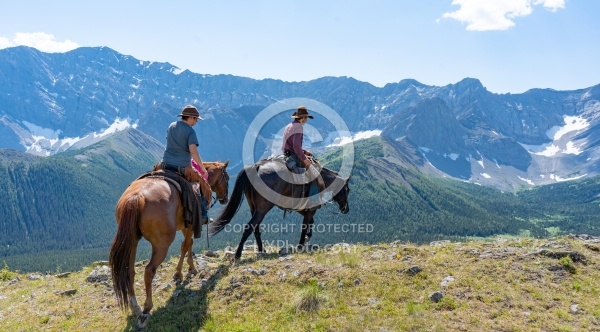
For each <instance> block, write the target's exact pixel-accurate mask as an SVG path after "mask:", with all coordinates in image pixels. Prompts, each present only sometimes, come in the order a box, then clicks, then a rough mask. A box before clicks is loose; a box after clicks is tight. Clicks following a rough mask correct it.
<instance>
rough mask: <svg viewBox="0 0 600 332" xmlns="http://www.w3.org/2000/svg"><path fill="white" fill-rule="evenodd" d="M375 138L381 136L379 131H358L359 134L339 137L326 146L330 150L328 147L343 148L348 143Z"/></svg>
mask: <svg viewBox="0 0 600 332" xmlns="http://www.w3.org/2000/svg"><path fill="white" fill-rule="evenodd" d="M375 136H381V130H366V131H359V132H357V133H355V134H354V135H348V136H340V137H337V138H335V139H334V140H333V142H331V144H329V145H327V147H328V148H330V147H336V146H343V145H346V144H348V143H352V142H356V141H360V140H363V139H367V138H371V137H375Z"/></svg>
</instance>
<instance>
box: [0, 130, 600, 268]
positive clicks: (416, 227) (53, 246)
mask: <svg viewBox="0 0 600 332" xmlns="http://www.w3.org/2000/svg"><path fill="white" fill-rule="evenodd" d="M99 144H102V142H101V143H99ZM385 144H386V142H385V141H382V139H381V138H372V139H368V140H364V141H360V142H357V143H356V144H355V162H354V168H353V171H352V178H351V180H350V189H351V193H350V213H348V214H347V215H342V214H336V212H337V208H336V207H334V206H333V205H328V206H327V207H325V208H324V209H322V210H320V211H318V212H317V214H316V216H315V219H316V223H315V225H316V227H320V228H317V229H316V231H315V232H314V234H313V238H312V241H311V242H312V243H314V244H319V245H326V244H333V243H339V242H361V243H378V242H391V241H394V240H403V241H409V242H417V243H424V242H429V241H433V240H440V239H453V240H461V239H466V238H468V237H487V236H494V235H498V234H507V235H508V234H512V235H520V234H529V235H530V236H535V237H547V236H550V235H555V234H556V230H558V231H559V232H560V233H563V234H566V233H578V234H581V233H587V234H590V235H600V227H599V223H598V220H597V216H598V214H599V212H600V204H599V203H600V198H599V197H600V186H599V184H600V177H596V178H590V179H586V180H578V181H570V182H564V183H558V184H554V185H551V186H542V187H536V188H534V189H529V190H523V191H519V192H517V193H503V192H501V191H499V190H496V189H493V188H488V187H483V186H479V185H475V184H470V183H465V182H459V181H453V180H448V179H441V178H435V177H431V176H426V175H424V174H423V173H421V172H420V171H418V170H417V169H416V168H411V167H404V166H398V165H396V166H390V169H389V170H388V171H389V176H385V174H384V175H383V176H381V174H379V175H378V176H377V177H374V176H373V174H372V172H371V170H370V167H372V165H373V164H372V163H373V161H375V160H377V159H378V158H381V157H383V156H384V154H385V153H384V150H385V149H384V147H385ZM93 148H98V147H97V146H96V147H94V146H92V147H90V149H93ZM86 151H89V150H84V151H76V152H69V153H63V154H59V155H56V156H52V157H48V158H43V159H41V160H36V161H35V162H32V161H30V160H25V161H18V160H16V161H6V160H3V161H0V187H1V188H4V190H1V191H0V214H1V215H2V216H4V218H3V219H2V220H0V248H1V250H0V260H3V261H5V262H6V263H7V264H8V266H9V268H11V269H19V270H21V271H42V272H47V271H57V270H62V271H68V270H75V269H79V268H80V267H81V266H85V265H88V264H90V263H91V262H93V261H96V260H105V259H106V257H107V256H106V255H107V252H108V247H109V246H110V243H111V241H112V238H113V237H114V234H115V230H116V226H115V219H114V207H115V204H116V202H117V200H118V198H119V197H120V195H121V193H122V192H123V190H124V189H125V188H126V187H127V186H128V185H129V183H130V182H131V181H132V180H133V179H135V178H136V177H137V176H138V175H140V174H142V173H143V172H145V171H148V170H150V168H151V166H152V165H153V163H154V162H155V160H154V158H153V157H151V156H149V155H148V154H147V153H144V152H143V151H139V152H138V153H136V154H135V155H132V154H124V153H118V152H116V151H113V150H111V149H105V152H104V153H101V154H93V153H86ZM322 162H323V163H324V164H325V165H327V166H328V167H330V168H331V169H336V167H339V164H340V162H341V152H340V151H334V152H331V153H329V154H328V155H326V156H323V158H322ZM230 173H231V174H232V176H231V180H230V186H233V183H234V181H235V175H233V174H235V172H230ZM398 179H401V180H398ZM218 209H219V205H218V204H217V205H215V207H214V208H213V210H212V211H211V214H212V215H214V214H216V213H217V212H218ZM249 219H250V214H249V211H248V208H247V205H246V204H245V203H243V204H242V208H240V210H239V211H238V213H237V215H236V217H235V218H234V220H233V222H232V224H231V226H232V227H231V230H232V231H229V232H222V233H220V234H219V235H217V236H216V237H214V238H212V239H211V240H210V249H218V248H223V247H224V246H226V245H231V246H237V244H238V242H239V240H240V237H241V234H240V233H239V232H235V231H234V230H235V227H233V226H234V225H241V224H245V223H246V222H247V221H248V220H249ZM264 224H265V227H267V230H271V231H270V232H269V231H267V232H265V233H263V240H264V241H265V242H267V243H274V244H277V241H279V243H282V241H287V243H290V244H296V243H297V242H298V240H299V237H300V233H299V231H300V226H301V218H300V217H299V215H298V214H295V213H292V214H288V215H287V216H286V217H285V219H283V211H282V210H280V209H277V208H275V209H273V210H272V211H271V212H270V213H269V214H268V215H267V218H266V219H265V221H264ZM319 225H321V226H319ZM335 225H346V226H345V228H344V229H345V230H346V231H335V228H334V227H335ZM351 225H353V226H351ZM361 225H364V226H362V228H361V229H359V228H358V227H360V226H361ZM366 225H369V226H366ZM276 226H277V227H276ZM269 227H270V228H269ZM338 227H340V226H338ZM238 229H239V228H238ZM340 229H341V228H338V230H340ZM549 229H552V230H553V231H554V233H550V232H549V231H548V230H549ZM179 238H180V237H178V239H177V240H176V243H174V244H173V245H172V246H171V254H178V250H179V243H180V240H179ZM252 240H253V239H252V238H250V241H252ZM269 241H270V242H269ZM196 242H197V243H196V244H195V245H194V248H195V249H194V250H196V251H198V250H203V249H206V248H207V244H206V240H205V239H204V237H203V238H202V239H200V240H199V241H198V240H197V241H196ZM250 243H251V242H249V244H250ZM147 255H149V248H148V246H147V243H145V244H142V246H141V247H140V250H139V252H138V256H139V257H147Z"/></svg>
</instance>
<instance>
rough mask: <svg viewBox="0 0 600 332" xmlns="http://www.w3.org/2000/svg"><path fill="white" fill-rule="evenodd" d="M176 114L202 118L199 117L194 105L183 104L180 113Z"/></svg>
mask: <svg viewBox="0 0 600 332" xmlns="http://www.w3.org/2000/svg"><path fill="white" fill-rule="evenodd" d="M178 116H193V117H196V118H198V120H204V119H203V118H201V117H200V112H198V109H197V108H196V106H193V105H185V106H184V107H183V109H182V110H181V114H179V115H178Z"/></svg>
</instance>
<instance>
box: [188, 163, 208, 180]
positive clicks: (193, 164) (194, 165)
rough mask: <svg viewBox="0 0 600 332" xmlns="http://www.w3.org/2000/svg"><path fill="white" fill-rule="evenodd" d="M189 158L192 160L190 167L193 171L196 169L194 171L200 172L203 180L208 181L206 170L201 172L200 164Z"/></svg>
mask: <svg viewBox="0 0 600 332" xmlns="http://www.w3.org/2000/svg"><path fill="white" fill-rule="evenodd" d="M191 160H192V169H193V170H194V171H196V173H198V174H200V176H202V178H203V179H204V181H206V182H208V172H206V173H203V172H202V168H200V165H198V163H197V162H196V161H195V160H194V159H191Z"/></svg>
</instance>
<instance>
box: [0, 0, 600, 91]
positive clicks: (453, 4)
mask: <svg viewBox="0 0 600 332" xmlns="http://www.w3.org/2000/svg"><path fill="white" fill-rule="evenodd" d="M598 13H600V1H597V0H485V1H484V0H389V1H383V0H382V1H379V0H371V1H338V0H328V1H325V0H304V1H284V0H279V1H276V0H273V1H241V0H240V1H226V0H225V1H199V0H195V1H191V0H190V1H178V0H173V1H168V2H166V1H154V0H150V1H137V0H131V1H113V0H103V1H95V0H90V1H81V0H79V1H42V0H39V1H29V0H19V1H10V2H8V1H5V2H4V3H3V4H2V5H1V7H0V48H5V47H11V46H16V45H27V46H33V47H36V48H38V49H39V50H42V51H46V52H64V51H68V50H70V49H73V48H76V47H80V46H107V47H110V48H112V49H114V50H116V51H117V52H120V53H122V54H126V55H131V56H133V57H135V58H138V59H140V60H147V61H158V62H169V63H171V64H173V65H175V66H178V67H180V68H183V69H189V70H191V71H193V72H196V73H200V74H232V75H237V76H245V77H251V78H255V79H263V78H274V79H281V80H284V81H307V80H312V79H316V78H319V77H323V76H350V77H354V78H356V79H358V80H360V81H365V82H369V83H371V84H373V85H376V86H380V87H381V86H384V85H385V84H386V83H395V82H399V81H400V80H402V79H407V78H411V79H416V80H417V81H419V82H421V83H424V84H427V85H436V86H443V85H447V84H453V83H456V82H458V81H460V80H462V79H463V78H465V77H472V78H477V79H479V80H480V81H481V82H482V84H483V85H484V86H485V87H486V88H487V89H488V90H489V91H491V92H494V93H507V92H510V93H522V92H524V91H526V90H528V89H531V88H552V89H556V90H574V89H580V88H587V87H590V86H593V85H597V84H599V83H600V61H598V60H600V43H599V42H598V39H599V38H600V23H599V22H600V20H599V19H598V18H597V16H598Z"/></svg>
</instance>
